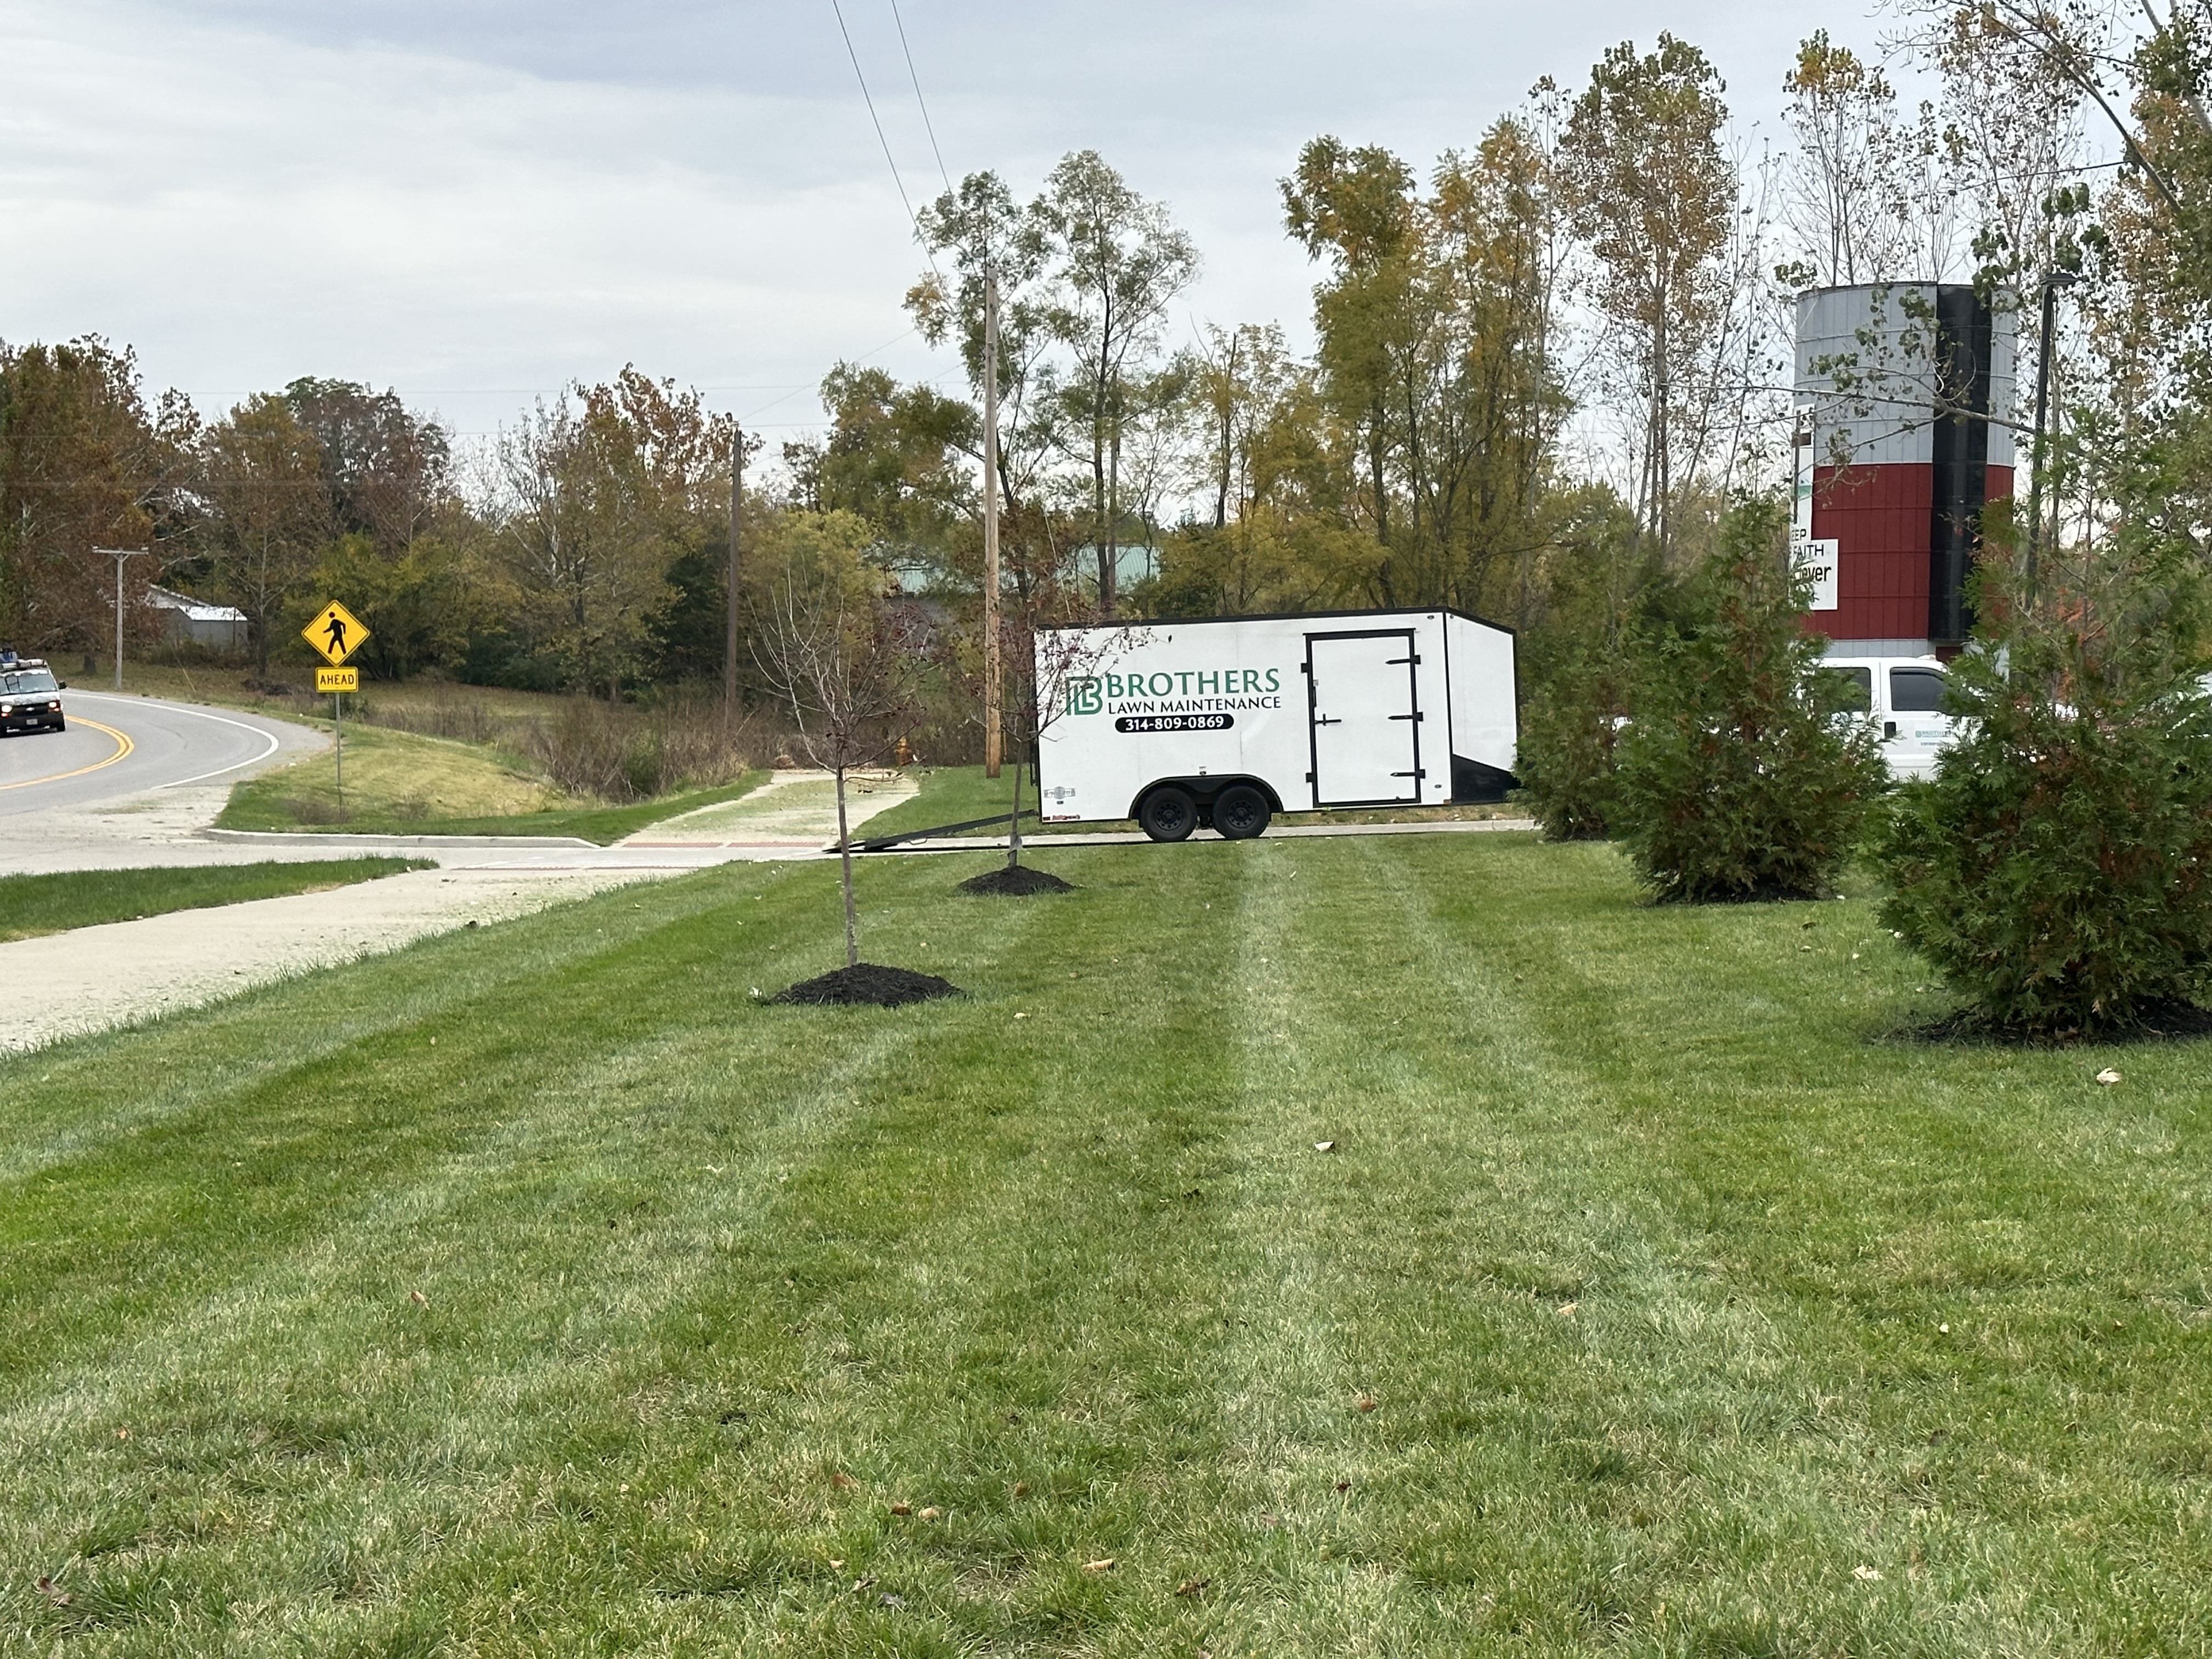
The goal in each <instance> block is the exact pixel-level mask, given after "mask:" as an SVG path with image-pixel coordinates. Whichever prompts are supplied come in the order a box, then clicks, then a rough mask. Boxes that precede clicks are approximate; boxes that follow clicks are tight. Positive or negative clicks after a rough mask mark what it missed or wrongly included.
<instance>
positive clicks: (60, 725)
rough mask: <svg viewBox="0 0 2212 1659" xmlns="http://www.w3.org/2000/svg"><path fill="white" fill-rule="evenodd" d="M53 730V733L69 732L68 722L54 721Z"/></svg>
mask: <svg viewBox="0 0 2212 1659" xmlns="http://www.w3.org/2000/svg"><path fill="white" fill-rule="evenodd" d="M54 730H55V731H57V732H66V731H68V730H69V722H68V721H67V720H56V721H55V722H54Z"/></svg>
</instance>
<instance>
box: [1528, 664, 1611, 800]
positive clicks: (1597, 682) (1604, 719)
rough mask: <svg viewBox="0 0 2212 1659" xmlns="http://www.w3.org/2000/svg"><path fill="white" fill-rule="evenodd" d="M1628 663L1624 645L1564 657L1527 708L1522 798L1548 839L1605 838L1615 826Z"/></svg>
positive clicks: (1532, 697)
mask: <svg viewBox="0 0 2212 1659" xmlns="http://www.w3.org/2000/svg"><path fill="white" fill-rule="evenodd" d="M1626 678H1627V677H1626V662H1625V660H1624V659H1622V658H1621V657H1620V655H1619V654H1618V653H1606V652H1603V651H1602V650H1601V648H1600V647H1590V648H1589V649H1586V650H1584V651H1583V652H1580V653H1577V655H1576V656H1575V657H1574V658H1573V659H1571V660H1569V661H1567V662H1565V663H1562V664H1560V665H1559V666H1558V667H1557V668H1556V669H1555V670H1554V671H1553V673H1552V674H1551V675H1550V676H1549V677H1548V678H1547V679H1546V681H1545V682H1544V684H1541V685H1540V686H1539V687H1537V689H1536V691H1535V693H1534V696H1531V697H1530V698H1529V700H1528V708H1526V709H1525V710H1524V711H1523V712H1522V719H1521V743H1520V747H1519V750H1518V752H1517V757H1516V762H1515V764H1516V768H1517V769H1518V771H1519V775H1520V778H1521V792H1520V793H1519V794H1518V795H1517V796H1516V798H1515V799H1517V800H1518V801H1519V802H1520V803H1521V804H1522V805H1524V806H1526V807H1527V808H1528V811H1529V812H1530V814H1531V815H1532V816H1533V817H1534V818H1535V820H1536V823H1537V825H1538V827H1539V828H1540V829H1542V830H1543V832H1544V836H1545V838H1546V839H1547V840H1549V841H1595V840H1601V839H1603V838H1604V836H1606V835H1607V832H1608V831H1609V829H1611V827H1612V823H1613V813H1614V811H1615V783H1614V776H1613V773H1614V760H1615V751H1616V750H1617V748H1618V745H1619V740H1620V722H1621V713H1622V710H1623V709H1624V708H1626V696H1627V686H1626Z"/></svg>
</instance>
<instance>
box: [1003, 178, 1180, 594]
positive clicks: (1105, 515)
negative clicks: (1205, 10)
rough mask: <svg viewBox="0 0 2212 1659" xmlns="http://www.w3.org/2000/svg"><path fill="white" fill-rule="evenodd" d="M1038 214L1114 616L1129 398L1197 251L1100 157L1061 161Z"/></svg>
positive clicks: (1055, 325)
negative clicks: (1050, 260) (1050, 257)
mask: <svg viewBox="0 0 2212 1659" xmlns="http://www.w3.org/2000/svg"><path fill="white" fill-rule="evenodd" d="M1035 211H1036V216H1037V218H1038V221H1039V222H1040V223H1041V224H1042V226H1043V228H1044V229H1045V231H1046V233H1047V234H1048V235H1049V237H1050V239H1051V241H1050V246H1051V248H1052V251H1053V254H1054V260H1055V268H1054V282H1055V283H1056V286H1057V289H1058V296H1057V300H1056V302H1055V303H1054V305H1053V306H1052V307H1051V309H1050V312H1049V313H1048V316H1049V322H1050V326H1051V329H1052V331H1053V332H1054V334H1055V335H1056V336H1057V337H1059V339H1060V341H1061V343H1064V344H1065V345H1066V347H1067V348H1068V349H1069V351H1070V352H1071V353H1072V354H1073V356H1074V359H1075V372H1074V374H1073V375H1072V376H1071V377H1070V379H1069V380H1068V382H1067V385H1066V387H1065V389H1064V400H1065V402H1066V405H1067V408H1068V411H1069V415H1070V418H1071V425H1072V426H1073V428H1074V429H1075V430H1076V431H1079V432H1080V433H1081V434H1082V441H1083V443H1084V445H1085V451H1086V453H1085V456H1084V459H1085V462H1086V463H1087V465H1088V466H1089V469H1090V473H1091V545H1092V548H1093V549H1094V550H1095V551H1096V553H1097V562H1098V605H1099V608H1100V609H1101V610H1102V611H1105V612H1106V613H1107V614H1109V616H1110V615H1111V614H1112V613H1113V611H1114V609H1115V603H1116V599H1117V595H1116V593H1115V579H1116V572H1115V542H1116V540H1117V538H1118V537H1119V534H1120V531H1121V520H1122V517H1123V507H1124V501H1123V495H1122V487H1121V459H1122V446H1123V443H1124V441H1125V439H1126V438H1127V435H1128V430H1129V424H1130V422H1131V420H1132V417H1133V416H1134V414H1135V413H1136V411H1135V410H1134V409H1133V406H1132V398H1131V394H1132V392H1133V390H1134V389H1135V387H1136V386H1137V384H1138V383H1139V381H1141V380H1143V378H1144V377H1145V374H1146V371H1147V370H1148V369H1149V368H1150V367H1151V365H1152V357H1153V354H1154V353H1155V352H1156V351H1157V350H1158V347H1159V343H1160V336H1161V332H1162V330H1163V328H1164V325H1165V323H1166V320H1167V314H1168V307H1169V306H1170V304H1171V303H1172V302H1173V301H1174V300H1175V297H1176V295H1179V294H1181V293H1182V291H1183V290H1184V289H1187V288H1188V287H1189V286H1190V284H1191V283H1193V282H1194V281H1195V280H1196V279H1197V276H1198V250H1197V248H1196V247H1195V246H1194V245H1193V244H1192V242H1191V240H1190V238H1189V237H1188V236H1187V235H1185V234H1183V233H1182V231H1181V230H1178V229H1177V228H1176V226H1175V223H1174V222H1173V221H1172V220H1170V218H1169V217H1168V213H1167V210H1166V208H1165V207H1164V206H1162V205H1161V204H1159V203H1158V202H1148V201H1146V199H1145V198H1144V197H1141V196H1139V195H1138V194H1137V192H1136V191H1133V190H1132V189H1130V188H1129V185H1128V183H1127V180H1125V179H1123V178H1122V177H1121V174H1120V173H1116V172H1115V170H1114V169H1113V168H1112V167H1109V166H1108V165H1107V164H1106V161H1105V158H1104V157H1103V156H1101V155H1099V154H1098V152H1097V151H1096V150H1090V149H1085V150H1078V151H1076V152H1075V153H1074V154H1073V155H1068V156H1066V157H1064V158H1063V159H1062V160H1061V161H1060V165H1059V166H1058V167H1054V169H1053V170H1052V174H1051V176H1050V177H1049V178H1048V179H1046V181H1045V193H1044V195H1043V196H1042V197H1040V198H1039V200H1038V202H1037V204H1036V210H1035Z"/></svg>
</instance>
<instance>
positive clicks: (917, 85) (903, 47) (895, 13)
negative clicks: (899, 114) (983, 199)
mask: <svg viewBox="0 0 2212 1659" xmlns="http://www.w3.org/2000/svg"><path fill="white" fill-rule="evenodd" d="M891 21H892V22H894V23H896V24H897V25H898V38H899V50H900V51H901V52H904V53H905V54H906V73H907V78H908V80H910V81H912V82H914V101H915V103H917V104H919V105H921V130H922V131H924V132H927V134H928V135H929V153H930V154H931V155H934V156H935V157H936V158H937V176H938V177H939V178H940V179H944V180H945V194H946V195H947V196H950V195H951V194H952V175H951V173H948V172H946V171H945V152H944V151H943V150H941V149H938V147H937V125H936V124H935V123H934V122H933V121H932V120H931V119H930V118H929V100H927V98H925V97H923V96H922V95H921V76H919V75H917V74H915V69H914V48H913V47H911V46H908V45H907V43H906V20H905V19H904V18H902V17H901V16H900V15H899V9H898V0H891Z"/></svg>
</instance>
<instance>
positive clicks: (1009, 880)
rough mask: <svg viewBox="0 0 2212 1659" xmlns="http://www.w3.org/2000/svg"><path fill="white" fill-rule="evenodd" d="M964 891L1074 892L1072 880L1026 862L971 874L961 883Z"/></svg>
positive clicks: (1024, 895)
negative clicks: (976, 874) (979, 873)
mask: <svg viewBox="0 0 2212 1659" xmlns="http://www.w3.org/2000/svg"><path fill="white" fill-rule="evenodd" d="M960 890H961V891H962V892H963V893H1011V894H1012V895H1013V896H1015V897H1017V898H1025V897H1027V896H1029V895H1030V894H1031V893H1072V892H1073V891H1074V890H1075V887H1074V884H1073V883H1071V882H1065V881H1062V880H1061V879H1060V878H1059V877H1058V876H1055V875H1054V874H1053V873H1052V872H1050V871H1048V870H1032V869H1030V866H1028V865H1026V864H1002V865H1000V866H999V867H998V868H997V869H995V870H986V871H985V872H983V873H982V874H981V875H980V876H970V877H969V878H968V879H967V880H965V881H963V882H962V883H961V884H960Z"/></svg>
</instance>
